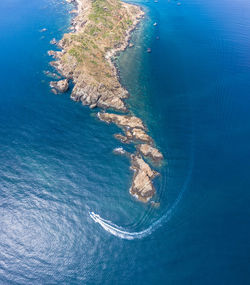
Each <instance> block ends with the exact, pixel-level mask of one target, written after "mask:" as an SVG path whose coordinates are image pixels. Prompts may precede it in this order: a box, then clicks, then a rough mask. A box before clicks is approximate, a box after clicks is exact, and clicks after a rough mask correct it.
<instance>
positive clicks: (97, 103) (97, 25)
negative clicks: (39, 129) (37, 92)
mask: <svg viewBox="0 0 250 285" xmlns="http://www.w3.org/2000/svg"><path fill="white" fill-rule="evenodd" d="M67 2H70V3H75V4H76V8H77V10H74V13H76V16H75V18H74V19H73V21H72V28H71V32H69V33H67V34H65V35H64V36H63V38H62V39H61V40H60V41H59V42H58V43H57V42H56V41H55V39H53V40H52V41H51V43H52V44H57V45H58V46H59V47H60V49H61V51H49V52H48V54H49V55H50V56H52V57H53V58H54V59H55V61H52V62H51V63H50V64H51V65H52V66H53V67H54V68H56V69H57V71H59V73H60V74H61V75H62V76H63V77H64V78H65V79H62V80H59V81H51V82H50V86H51V88H52V91H53V92H54V93H55V94H57V93H63V92H66V91H67V90H68V88H69V80H72V81H73V84H74V87H73V90H72V92H71V98H72V99H73V100H75V101H80V102H82V104H83V105H88V106H89V107H90V108H92V109H93V108H96V107H98V108H101V109H102V111H100V112H98V113H97V116H98V118H99V119H100V120H102V121H104V122H106V123H108V124H109V123H113V124H115V125H117V126H118V127H119V128H120V129H121V130H122V134H121V133H119V134H115V137H116V138H117V139H119V140H120V141H121V142H123V143H134V144H136V151H135V153H134V154H129V155H128V153H127V152H126V151H124V150H123V149H122V148H117V149H116V150H115V151H114V152H115V153H119V154H123V155H124V154H126V155H127V156H129V157H130V160H131V169H132V170H133V171H134V175H133V180H132V186H131V188H130V193H131V194H132V195H133V196H135V197H136V198H137V199H139V200H140V201H142V202H147V201H149V200H150V199H151V198H152V197H153V195H154V194H155V188H154V186H153V182H152V181H153V179H154V178H155V177H156V176H157V175H158V174H159V173H157V172H156V171H154V170H152V169H151V167H150V166H149V164H148V163H147V162H146V161H145V160H144V159H143V158H142V156H144V157H145V158H147V159H148V158H149V159H150V160H151V161H152V162H154V163H158V164H159V163H160V162H161V161H162V160H163V155H162V154H161V153H160V151H159V150H158V149H157V148H156V147H155V143H154V141H153V139H152V138H151V137H150V136H149V135H148V133H147V132H148V130H147V128H146V126H145V125H144V123H143V121H142V120H141V119H140V118H138V117H136V116H134V115H132V114H131V113H129V110H128V106H127V105H126V103H125V101H124V100H125V99H126V98H128V96H129V94H128V92H127V90H126V89H124V88H123V87H122V86H121V84H120V81H119V77H118V75H117V70H116V68H115V65H114V64H113V62H112V58H113V57H114V55H115V54H117V53H118V52H120V51H123V50H125V49H126V48H127V47H128V46H130V47H132V46H133V44H132V43H130V35H131V32H132V31H133V30H134V29H135V27H136V25H137V24H138V23H139V21H140V19H141V18H142V17H143V16H144V12H143V11H142V10H141V8H140V7H139V6H136V5H131V4H128V3H124V2H121V1H120V0H95V1H93V0H67ZM72 13H73V12H72ZM107 109H109V110H113V111H116V112H120V114H115V113H109V112H107ZM125 112H126V114H124V113H125Z"/></svg>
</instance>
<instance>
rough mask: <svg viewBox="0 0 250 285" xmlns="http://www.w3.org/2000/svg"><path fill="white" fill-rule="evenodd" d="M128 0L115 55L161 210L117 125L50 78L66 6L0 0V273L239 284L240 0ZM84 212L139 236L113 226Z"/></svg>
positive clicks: (243, 65)
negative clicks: (137, 181) (156, 165)
mask: <svg viewBox="0 0 250 285" xmlns="http://www.w3.org/2000/svg"><path fill="white" fill-rule="evenodd" d="M137 3H140V4H143V6H144V9H145V10H146V11H147V16H146V18H145V20H144V21H143V23H142V24H141V25H140V26H139V29H138V30H136V31H135V33H134V35H133V38H132V40H133V41H134V42H135V47H134V48H131V49H128V50H127V51H126V52H125V53H123V54H121V55H120V57H119V58H118V59H117V64H118V66H119V69H120V76H121V81H122V83H123V84H124V85H125V86H126V87H127V88H128V90H129V92H130V93H131V98H130V99H129V104H130V106H131V110H132V111H133V112H134V113H135V114H136V115H138V116H140V117H141V118H143V120H144V121H145V122H146V124H147V126H148V128H149V130H150V133H151V135H152V136H153V137H154V139H155V141H156V143H157V146H158V147H159V148H160V149H161V151H162V152H163V154H164V156H165V157H166V161H167V163H165V165H164V166H163V167H162V168H161V169H160V170H159V171H160V172H161V176H160V177H159V178H157V179H156V180H155V186H156V188H157V196H156V197H155V200H156V201H159V202H160V203H161V206H160V208H159V209H154V208H152V207H150V205H143V204H141V203H138V202H136V201H135V200H134V199H133V198H132V197H131V196H130V195H129V193H128V189H129V185H130V182H131V177H132V173H131V171H130V170H129V162H128V161H127V159H126V158H124V157H120V156H115V155H114V154H113V153H112V150H113V149H114V148H115V147H117V146H120V144H119V142H118V141H116V140H115V139H114V138H113V134H114V133H115V132H116V131H117V130H118V129H117V128H116V127H115V126H107V125H105V124H103V123H101V122H99V121H98V120H97V119H96V117H95V113H96V111H90V110H89V109H88V108H86V107H83V106H82V105H81V104H79V103H75V102H73V101H71V100H70V99H69V93H68V94H65V95H61V96H55V95H53V94H52V93H51V92H50V90H49V87H48V83H49V81H50V78H48V77H46V76H45V75H44V73H43V72H44V71H45V70H51V69H50V67H49V65H48V63H49V60H50V59H49V57H48V56H47V54H46V52H47V50H48V49H51V48H52V47H51V46H50V44H49V41H50V40H51V39H52V38H53V37H56V38H57V39H60V37H61V36H62V34H63V32H65V31H66V30H67V28H68V27H69V23H70V17H69V14H68V11H69V10H70V9H71V8H72V7H70V6H69V5H65V3H64V2H63V1H59V0H37V1H27V0H2V1H0V63H1V69H0V72H1V74H0V75H1V76H0V81H1V84H0V187H1V188H0V284H60V283H62V284H174V285H175V284H227V285H228V284H249V283H250V274H249V267H250V228H249V225H250V207H249V205H250V192H249V189H250V176H249V169H250V143H249V141H250V111H249V110H250V52H249V50H250V3H249V1H247V0H238V1H234V2H233V1H226V0H222V1H215V0H211V1H205V0H190V1H181V5H177V1H173V0H170V1H167V0H159V2H158V3H154V2H153V1H150V2H145V1H140V2H137ZM154 22H157V23H158V25H157V26H156V27H154V26H153V23H154ZM42 28H46V29H47V31H46V32H41V29H42ZM156 37H159V39H156ZM148 47H151V48H152V53H151V54H148V53H146V52H145V51H146V49H147V48H148ZM127 148H128V149H130V150H131V149H132V147H131V146H127ZM90 211H94V212H95V213H97V214H99V215H101V217H102V218H103V219H106V220H110V221H112V223H114V224H115V225H118V226H119V227H120V228H121V229H122V231H123V232H124V231H127V232H128V233H131V232H132V233H138V232H141V231H144V233H145V234H143V235H142V236H141V238H139V239H137V238H136V236H135V238H134V239H133V240H126V239H122V238H120V237H118V236H114V235H112V234H110V233H109V232H107V231H105V230H104V229H103V228H102V227H101V226H100V225H99V224H97V223H94V221H93V220H92V219H91V218H90V216H89V212H90Z"/></svg>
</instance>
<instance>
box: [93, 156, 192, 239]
mask: <svg viewBox="0 0 250 285" xmlns="http://www.w3.org/2000/svg"><path fill="white" fill-rule="evenodd" d="M192 170H193V158H192V159H191V165H190V168H189V172H188V175H187V178H186V180H185V182H184V184H183V186H182V189H181V192H180V193H179V195H178V197H177V198H176V200H175V202H174V203H173V205H172V207H171V208H170V209H168V210H167V212H166V213H165V214H163V216H162V217H161V218H159V219H158V220H156V221H154V222H153V223H152V224H151V225H150V226H149V227H148V228H146V229H145V230H142V231H138V232H130V231H128V230H126V229H124V228H122V227H119V226H117V225H115V224H113V223H112V222H111V221H108V220H105V219H103V218H102V217H101V216H99V215H98V214H96V213H94V212H89V215H90V217H91V218H92V219H93V220H94V221H95V222H96V223H98V224H99V225H100V226H101V227H102V228H103V229H104V230H105V231H107V232H109V233H110V234H112V235H114V236H116V237H119V238H122V239H127V240H133V239H142V238H144V237H146V236H149V235H150V234H151V233H152V232H154V231H155V230H156V229H158V228H159V227H160V226H162V225H163V224H165V223H166V222H168V220H169V219H170V218H171V217H172V215H173V213H174V211H175V209H176V207H177V206H178V204H179V203H180V201H181V199H182V197H183V195H184V193H185V191H186V189H187V186H188V184H189V182H190V179H191V174H192Z"/></svg>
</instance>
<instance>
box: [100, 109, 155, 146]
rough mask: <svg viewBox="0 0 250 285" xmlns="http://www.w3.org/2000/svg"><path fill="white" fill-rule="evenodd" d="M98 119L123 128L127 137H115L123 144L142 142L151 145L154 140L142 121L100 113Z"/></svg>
mask: <svg viewBox="0 0 250 285" xmlns="http://www.w3.org/2000/svg"><path fill="white" fill-rule="evenodd" d="M97 116H98V118H99V119H100V120H102V121H104V122H106V123H114V124H116V125H117V126H118V127H121V128H122V129H123V131H124V133H125V136H123V135H121V134H116V135H115V137H116V138H117V139H119V140H120V141H121V142H123V143H129V142H133V141H141V142H146V143H148V144H151V143H152V142H153V140H152V138H151V137H150V136H149V135H148V134H147V133H146V127H145V126H144V124H143V122H142V120H141V119H139V118H137V117H135V116H129V115H117V114H110V113H98V114H97Z"/></svg>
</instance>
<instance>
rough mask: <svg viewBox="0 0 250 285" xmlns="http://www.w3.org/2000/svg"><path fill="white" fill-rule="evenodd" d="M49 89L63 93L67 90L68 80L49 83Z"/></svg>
mask: <svg viewBox="0 0 250 285" xmlns="http://www.w3.org/2000/svg"><path fill="white" fill-rule="evenodd" d="M50 87H51V88H54V89H56V90H57V91H58V92H60V93H64V92H66V91H67V90H68V89H69V82H68V79H63V80H59V81H51V82H50Z"/></svg>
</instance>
